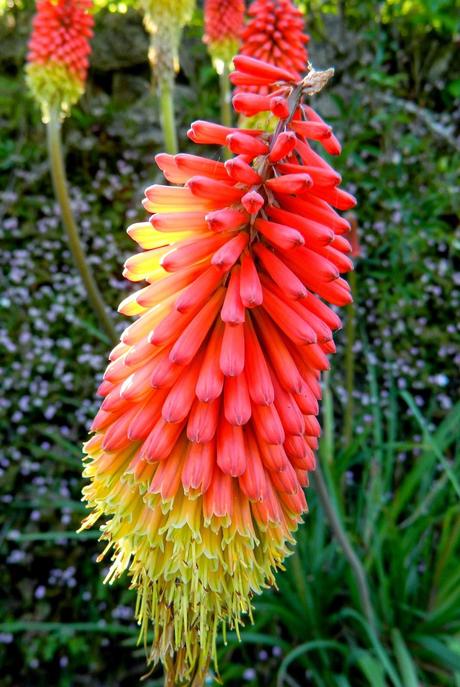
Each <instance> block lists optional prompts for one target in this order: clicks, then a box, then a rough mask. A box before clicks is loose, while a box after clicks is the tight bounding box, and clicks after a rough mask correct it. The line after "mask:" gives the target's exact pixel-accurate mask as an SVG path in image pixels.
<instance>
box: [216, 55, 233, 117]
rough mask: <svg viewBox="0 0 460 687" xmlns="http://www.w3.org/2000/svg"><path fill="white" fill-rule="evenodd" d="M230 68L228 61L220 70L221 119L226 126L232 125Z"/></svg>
mask: <svg viewBox="0 0 460 687" xmlns="http://www.w3.org/2000/svg"><path fill="white" fill-rule="evenodd" d="M229 73H230V71H229V68H228V64H227V63H226V62H223V67H222V69H221V70H220V71H219V81H220V121H221V123H222V124H223V125H224V126H232V118H233V110H232V91H231V86H230V79H229V78H228V77H229Z"/></svg>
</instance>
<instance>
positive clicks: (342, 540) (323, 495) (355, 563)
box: [313, 466, 378, 635]
mask: <svg viewBox="0 0 460 687" xmlns="http://www.w3.org/2000/svg"><path fill="white" fill-rule="evenodd" d="M313 476H314V480H315V489H316V494H317V495H318V499H319V501H320V503H321V505H322V507H323V510H324V512H325V514H326V516H327V519H328V520H329V524H330V526H331V529H332V532H333V533H334V535H335V537H336V539H337V541H338V543H339V544H340V547H341V549H342V551H343V554H344V556H345V558H346V559H347V561H348V562H349V564H350V567H351V569H352V570H353V572H354V575H355V580H356V585H357V587H358V593H359V598H360V601H361V607H362V611H363V613H364V616H365V617H366V620H367V622H368V623H369V626H370V627H371V628H372V630H374V632H375V634H376V635H378V633H377V625H376V620H375V613H374V609H373V606H372V602H371V597H370V593H369V585H368V582H367V576H366V572H365V570H364V566H363V564H362V563H361V561H360V559H359V557H358V555H357V554H356V552H355V550H354V548H353V546H352V544H351V542H350V539H349V537H348V533H347V531H346V529H345V527H344V526H343V524H342V521H341V519H340V516H339V514H338V512H337V509H336V507H335V505H334V503H333V501H332V499H331V498H330V495H329V491H328V487H327V484H326V481H325V479H324V476H323V474H322V472H321V469H320V467H319V466H317V467H316V470H315V472H314V473H313Z"/></svg>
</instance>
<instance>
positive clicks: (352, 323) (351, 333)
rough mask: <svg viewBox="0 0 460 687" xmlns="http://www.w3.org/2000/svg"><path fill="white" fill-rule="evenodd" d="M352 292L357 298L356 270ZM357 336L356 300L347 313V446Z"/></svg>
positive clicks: (345, 420)
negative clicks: (354, 349)
mask: <svg viewBox="0 0 460 687" xmlns="http://www.w3.org/2000/svg"><path fill="white" fill-rule="evenodd" d="M348 278H349V283H350V287H351V293H352V294H353V297H354V298H356V272H354V271H353V272H350V274H349V275H348ZM355 336H356V306H355V304H354V302H352V303H350V304H349V305H347V315H346V321H345V388H346V391H347V404H346V406H345V412H344V420H343V426H344V430H343V438H344V442H345V446H348V445H349V444H350V443H351V439H352V436H353V415H354V407H353V405H354V404H353V388H354V384H355V354H354V352H353V346H354V344H355Z"/></svg>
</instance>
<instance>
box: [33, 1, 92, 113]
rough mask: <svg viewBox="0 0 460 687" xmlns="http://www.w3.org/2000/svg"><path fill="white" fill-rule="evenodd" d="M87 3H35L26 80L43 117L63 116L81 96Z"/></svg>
mask: <svg viewBox="0 0 460 687" xmlns="http://www.w3.org/2000/svg"><path fill="white" fill-rule="evenodd" d="M91 7H92V1H91V0H38V2H37V13H36V15H35V17H34V20H33V30H32V35H31V38H30V41H29V52H28V55H27V61H28V65H27V78H28V82H29V85H30V88H31V90H32V92H33V94H34V96H35V97H36V98H37V100H38V101H39V102H40V103H41V105H42V107H43V109H44V112H45V115H46V112H47V111H49V109H50V108H51V107H59V108H61V109H62V111H63V112H67V111H68V110H69V108H70V106H71V105H73V104H74V103H75V102H76V101H77V100H78V99H79V97H80V96H81V94H82V93H83V90H84V85H85V81H86V76H87V72H88V66H89V61H88V56H89V54H90V52H91V48H90V44H89V40H90V38H91V36H92V35H93V31H92V29H93V24H94V20H93V17H92V15H91V14H90V13H89V10H90V9H91Z"/></svg>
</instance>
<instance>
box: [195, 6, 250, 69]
mask: <svg viewBox="0 0 460 687" xmlns="http://www.w3.org/2000/svg"><path fill="white" fill-rule="evenodd" d="M243 27H244V1H243V0H224V1H222V0H205V2H204V38H203V40H204V42H205V43H206V45H207V46H208V50H209V54H210V55H211V57H212V60H213V63H214V66H215V69H216V71H217V72H218V73H219V74H221V73H222V71H223V69H224V65H225V64H228V63H230V62H231V60H232V59H233V57H234V56H235V55H236V53H237V52H238V48H239V46H240V42H241V34H242V31H243Z"/></svg>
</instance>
